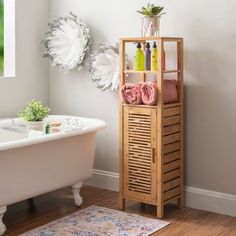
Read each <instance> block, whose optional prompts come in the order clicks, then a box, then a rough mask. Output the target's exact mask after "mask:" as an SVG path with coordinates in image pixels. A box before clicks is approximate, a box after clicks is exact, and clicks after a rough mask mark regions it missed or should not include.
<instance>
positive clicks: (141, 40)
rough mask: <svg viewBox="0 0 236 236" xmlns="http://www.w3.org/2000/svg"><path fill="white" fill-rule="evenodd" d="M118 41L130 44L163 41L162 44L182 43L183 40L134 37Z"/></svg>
mask: <svg viewBox="0 0 236 236" xmlns="http://www.w3.org/2000/svg"><path fill="white" fill-rule="evenodd" d="M120 40H122V41H124V42H127V43H132V42H145V41H158V40H163V41H164V42H165V41H166V42H179V41H182V40H183V38H176V37H134V38H121V39H120Z"/></svg>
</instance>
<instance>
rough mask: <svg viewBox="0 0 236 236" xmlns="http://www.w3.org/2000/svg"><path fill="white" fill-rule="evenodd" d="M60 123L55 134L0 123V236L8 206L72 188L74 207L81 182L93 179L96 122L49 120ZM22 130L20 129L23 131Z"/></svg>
mask: <svg viewBox="0 0 236 236" xmlns="http://www.w3.org/2000/svg"><path fill="white" fill-rule="evenodd" d="M51 119H53V120H60V121H61V122H62V130H61V131H60V132H58V133H55V134H49V135H46V134H44V135H43V134H41V133H37V132H32V131H31V132H28V131H26V130H25V131H22V129H24V127H23V125H22V124H21V123H19V124H18V122H20V121H19V120H18V119H15V120H14V123H13V121H12V120H4V121H0V235H3V234H4V233H5V231H6V227H5V225H4V224H3V221H2V218H3V216H4V214H5V212H6V210H7V205H10V204H13V203H16V202H19V201H22V200H26V199H29V198H32V197H35V196H38V195H40V194H44V193H47V192H50V191H53V190H56V189H60V188H63V187H66V186H71V189H72V193H73V196H74V200H75V204H76V206H80V205H81V204H82V198H81V196H80V194H79V192H80V188H81V187H82V182H83V180H85V179H87V178H89V177H91V176H92V172H93V163H94V154H95V146H96V133H97V131H99V130H101V129H103V128H105V126H106V125H105V123H104V122H103V121H100V120H96V119H89V118H80V117H69V116H49V120H51ZM22 127H23V128H22Z"/></svg>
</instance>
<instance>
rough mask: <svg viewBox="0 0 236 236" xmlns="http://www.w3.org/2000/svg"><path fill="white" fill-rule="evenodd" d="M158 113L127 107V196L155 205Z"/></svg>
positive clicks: (125, 142)
mask: <svg viewBox="0 0 236 236" xmlns="http://www.w3.org/2000/svg"><path fill="white" fill-rule="evenodd" d="M156 130H157V129H156V109H152V108H150V109H143V108H138V107H124V159H123V160H124V163H123V168H124V169H123V170H124V180H123V181H124V185H123V186H124V195H125V197H128V198H130V199H134V200H140V201H143V200H145V201H146V202H150V203H155V202H156V201H157V196H156V187H157V186H156V185H157V181H156V159H157V158H156Z"/></svg>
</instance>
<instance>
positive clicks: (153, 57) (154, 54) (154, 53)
mask: <svg viewBox="0 0 236 236" xmlns="http://www.w3.org/2000/svg"><path fill="white" fill-rule="evenodd" d="M157 57H158V55H157V44H156V42H155V41H154V43H153V47H152V51H151V71H157V68H158V65H157Z"/></svg>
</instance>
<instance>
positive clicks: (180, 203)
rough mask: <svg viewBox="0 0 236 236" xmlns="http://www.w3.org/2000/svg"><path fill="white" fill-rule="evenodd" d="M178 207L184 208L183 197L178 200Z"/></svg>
mask: <svg viewBox="0 0 236 236" xmlns="http://www.w3.org/2000/svg"><path fill="white" fill-rule="evenodd" d="M177 205H178V207H179V208H183V207H184V199H183V197H180V198H178V199H177Z"/></svg>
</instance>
